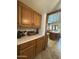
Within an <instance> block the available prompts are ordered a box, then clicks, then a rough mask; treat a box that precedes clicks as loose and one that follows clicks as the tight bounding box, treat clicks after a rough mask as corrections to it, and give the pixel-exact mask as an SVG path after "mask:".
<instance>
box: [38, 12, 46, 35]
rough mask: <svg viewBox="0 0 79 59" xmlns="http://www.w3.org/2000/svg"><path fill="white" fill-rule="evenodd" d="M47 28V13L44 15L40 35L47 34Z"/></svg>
mask: <svg viewBox="0 0 79 59" xmlns="http://www.w3.org/2000/svg"><path fill="white" fill-rule="evenodd" d="M45 26H46V13H44V14H42V21H41V28H40V30H39V32H40V34H43V35H44V34H45Z"/></svg>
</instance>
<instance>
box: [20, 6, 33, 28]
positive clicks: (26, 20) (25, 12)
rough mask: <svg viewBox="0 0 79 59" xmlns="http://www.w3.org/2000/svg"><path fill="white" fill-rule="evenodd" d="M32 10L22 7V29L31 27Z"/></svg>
mask: <svg viewBox="0 0 79 59" xmlns="http://www.w3.org/2000/svg"><path fill="white" fill-rule="evenodd" d="M32 14H33V13H32V10H31V9H30V8H29V7H23V6H22V8H21V25H22V26H23V27H32V20H33V18H32V17H33V15H32Z"/></svg>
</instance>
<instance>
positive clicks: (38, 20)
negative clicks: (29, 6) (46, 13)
mask: <svg viewBox="0 0 79 59" xmlns="http://www.w3.org/2000/svg"><path fill="white" fill-rule="evenodd" d="M33 15H34V16H33V18H34V21H33V25H34V26H33V27H34V28H40V25H41V15H39V14H38V13H36V12H34V14H33Z"/></svg>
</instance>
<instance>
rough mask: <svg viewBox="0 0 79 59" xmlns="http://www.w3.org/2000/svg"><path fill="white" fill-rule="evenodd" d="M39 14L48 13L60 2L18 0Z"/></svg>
mask: <svg viewBox="0 0 79 59" xmlns="http://www.w3.org/2000/svg"><path fill="white" fill-rule="evenodd" d="M19 1H21V2H23V3H24V4H26V5H28V6H29V7H31V8H32V9H34V10H35V11H37V12H38V13H40V14H43V13H48V12H51V11H53V9H54V8H55V7H56V6H57V5H58V3H59V1H60V0H19Z"/></svg>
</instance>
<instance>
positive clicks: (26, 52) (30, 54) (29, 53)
mask: <svg viewBox="0 0 79 59" xmlns="http://www.w3.org/2000/svg"><path fill="white" fill-rule="evenodd" d="M20 55H21V56H23V58H27V59H33V58H34V56H35V46H30V47H28V48H25V49H23V50H21V51H20ZM21 58H22V57H21Z"/></svg>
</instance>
